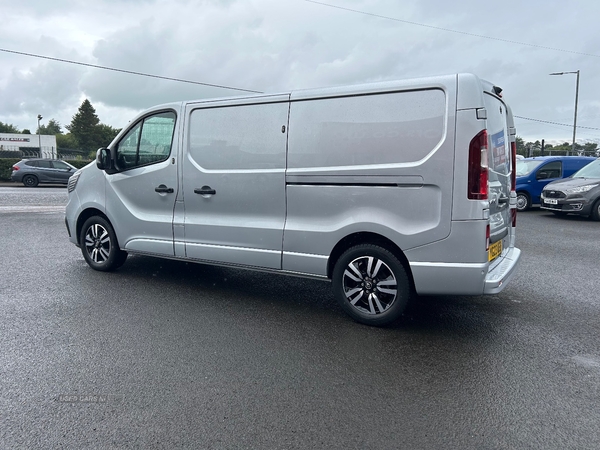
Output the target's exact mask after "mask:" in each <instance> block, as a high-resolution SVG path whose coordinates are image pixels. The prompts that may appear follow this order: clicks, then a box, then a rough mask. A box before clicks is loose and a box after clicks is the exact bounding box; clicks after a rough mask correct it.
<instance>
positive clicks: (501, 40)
mask: <svg viewBox="0 0 600 450" xmlns="http://www.w3.org/2000/svg"><path fill="white" fill-rule="evenodd" d="M304 1H305V2H308V3H314V4H316V5H321V6H327V7H329V8H335V9H341V10H343V11H349V12H353V13H357V14H362V15H364V16H371V17H377V18H379V19H386V20H393V21H394V22H400V23H406V24H409V25H416V26H418V27H425V28H431V29H433V30H439V31H446V32H448V33H455V34H462V35H464V36H471V37H477V38H482V39H490V40H493V41H500V42H506V43H509V44H518V45H525V46H528V47H535V48H541V49H544V50H554V51H557V52H564V53H571V54H574V55H583V56H592V57H594V58H600V55H594V54H592V53H583V52H576V51H574V50H566V49H563V48H556V47H547V46H545V45H537V44H530V43H528V42H519V41H513V40H510V39H504V38H498V37H493V36H485V35H483V34H475V33H469V32H467V31H460V30H452V29H450V28H443V27H436V26H434V25H427V24H425V23H419V22H413V21H411V20H403V19H397V18H395V17H389V16H383V15H381V14H374V13H370V12H366V11H360V10H358V9H352V8H346V7H344V6H338V5H331V4H329V3H323V2H318V1H315V0H304Z"/></svg>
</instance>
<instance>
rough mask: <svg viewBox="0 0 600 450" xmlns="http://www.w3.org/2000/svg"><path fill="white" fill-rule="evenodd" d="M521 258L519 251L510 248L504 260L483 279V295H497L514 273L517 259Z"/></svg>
mask: <svg viewBox="0 0 600 450" xmlns="http://www.w3.org/2000/svg"><path fill="white" fill-rule="evenodd" d="M520 258H521V250H519V249H518V248H516V247H512V248H511V249H509V251H508V252H507V253H506V255H505V256H504V259H503V260H502V261H501V262H500V263H499V264H498V265H497V266H496V267H494V268H493V269H492V270H490V271H489V272H488V274H487V275H486V277H485V287H484V290H483V293H484V294H497V293H498V292H500V291H501V290H502V289H504V287H505V286H506V285H507V284H508V282H509V281H510V279H511V278H512V276H513V275H514V273H515V269H516V267H517V264H518V263H519V259H520Z"/></svg>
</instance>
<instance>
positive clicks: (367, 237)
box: [327, 231, 414, 289]
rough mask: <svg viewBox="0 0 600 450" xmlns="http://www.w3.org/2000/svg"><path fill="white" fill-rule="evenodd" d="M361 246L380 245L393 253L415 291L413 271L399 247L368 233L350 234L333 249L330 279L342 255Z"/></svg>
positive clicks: (330, 260) (377, 235) (328, 268)
mask: <svg viewBox="0 0 600 450" xmlns="http://www.w3.org/2000/svg"><path fill="white" fill-rule="evenodd" d="M360 244H373V245H379V246H380V247H383V248H385V249H387V250H389V251H390V252H392V253H393V255H394V256H395V257H396V258H398V260H399V261H400V262H401V263H402V265H403V266H404V270H406V274H407V275H408V279H409V282H410V285H411V288H413V289H414V280H413V275H412V271H411V270H410V264H409V262H408V259H407V258H406V256H405V255H404V252H403V251H402V249H401V248H400V247H398V245H396V244H395V243H394V242H393V241H392V240H390V239H388V238H386V237H385V236H382V235H380V234H377V233H370V232H366V231H365V232H358V233H352V234H349V235H348V236H346V237H344V238H343V239H342V240H340V241H339V242H338V243H337V244H336V245H335V247H333V250H331V254H330V255H329V259H328V260H327V277H328V278H329V279H331V278H332V276H333V269H334V267H335V264H336V263H337V261H338V260H339V259H340V256H342V254H343V253H344V252H345V251H346V250H348V249H349V248H351V247H354V246H355V245H360Z"/></svg>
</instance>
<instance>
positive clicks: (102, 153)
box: [96, 147, 116, 174]
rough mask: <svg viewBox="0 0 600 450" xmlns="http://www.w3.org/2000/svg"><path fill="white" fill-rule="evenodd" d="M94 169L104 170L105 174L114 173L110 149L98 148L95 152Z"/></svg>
mask: <svg viewBox="0 0 600 450" xmlns="http://www.w3.org/2000/svg"><path fill="white" fill-rule="evenodd" d="M96 167H97V168H98V169H100V170H104V171H105V172H106V173H108V174H111V173H116V170H115V169H114V164H113V161H112V156H111V154H110V149H108V148H106V147H102V148H99V149H98V151H97V152H96Z"/></svg>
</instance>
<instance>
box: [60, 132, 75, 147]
mask: <svg viewBox="0 0 600 450" xmlns="http://www.w3.org/2000/svg"><path fill="white" fill-rule="evenodd" d="M56 146H57V147H58V148H59V149H71V150H74V149H77V140H76V139H75V138H74V137H73V135H72V134H71V133H67V134H57V135H56Z"/></svg>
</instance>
